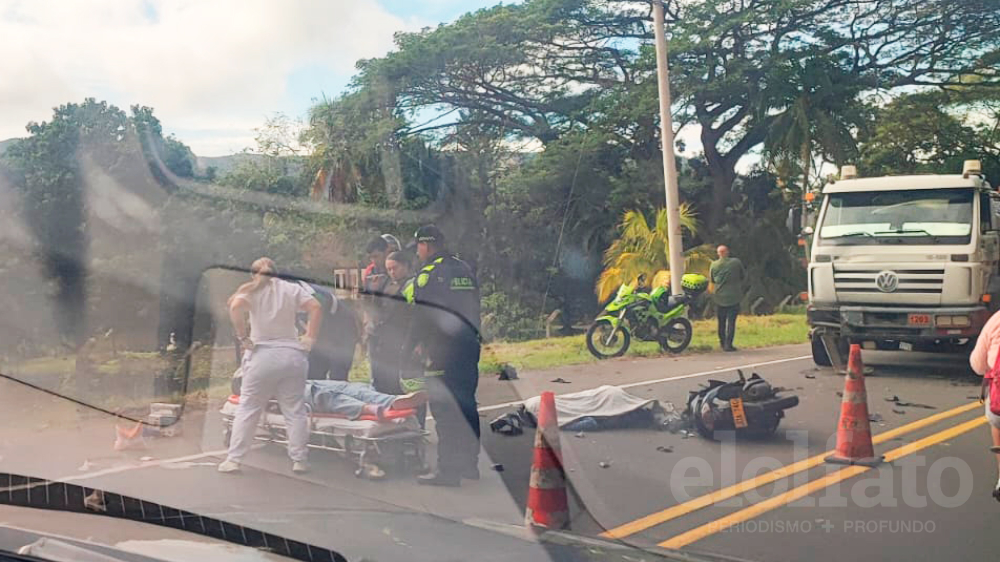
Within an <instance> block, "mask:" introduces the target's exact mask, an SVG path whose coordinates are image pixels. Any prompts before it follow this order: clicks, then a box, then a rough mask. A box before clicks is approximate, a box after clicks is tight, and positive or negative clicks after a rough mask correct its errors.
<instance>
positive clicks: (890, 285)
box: [875, 271, 899, 293]
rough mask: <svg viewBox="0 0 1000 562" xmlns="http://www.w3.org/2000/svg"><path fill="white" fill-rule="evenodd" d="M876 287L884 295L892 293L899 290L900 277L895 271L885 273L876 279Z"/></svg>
mask: <svg viewBox="0 0 1000 562" xmlns="http://www.w3.org/2000/svg"><path fill="white" fill-rule="evenodd" d="M875 285H876V286H877V287H878V290H879V291H882V292H883V293H892V292H895V291H896V289H898V288H899V276H897V275H896V272H895V271H883V272H882V273H879V274H878V277H876V278H875Z"/></svg>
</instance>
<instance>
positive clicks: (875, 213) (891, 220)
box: [819, 189, 988, 244]
mask: <svg viewBox="0 0 1000 562" xmlns="http://www.w3.org/2000/svg"><path fill="white" fill-rule="evenodd" d="M973 196H974V192H973V191H972V190H971V189H935V190H899V191H865V192H859V193H834V194H831V195H830V196H828V197H827V207H826V214H825V215H824V219H823V224H822V225H821V226H820V229H819V235H820V238H822V239H823V241H824V242H825V243H831V244H928V243H931V244H968V243H969V240H970V239H971V238H970V236H971V234H972V226H973V219H972V201H973ZM987 212H988V211H987Z"/></svg>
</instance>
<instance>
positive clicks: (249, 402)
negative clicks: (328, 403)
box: [219, 258, 322, 473]
mask: <svg viewBox="0 0 1000 562" xmlns="http://www.w3.org/2000/svg"><path fill="white" fill-rule="evenodd" d="M276 272H277V268H276V267H275V265H274V262H273V261H272V260H270V259H269V258H260V259H258V260H257V261H255V262H253V265H251V266H250V273H251V275H252V276H253V278H252V280H251V281H249V282H248V283H244V284H243V285H241V286H240V288H239V289H237V290H236V292H235V293H233V296H231V297H229V319H230V320H231V321H232V323H233V328H234V329H235V330H236V336H237V337H238V338H239V340H240V344H241V345H242V347H243V349H246V350H248V351H247V352H246V353H245V354H244V356H243V364H242V369H243V384H242V386H241V388H240V405H239V409H238V410H237V411H236V416H235V419H234V420H233V433H232V440H231V441H230V443H229V454H228V455H227V457H226V460H225V461H223V462H222V463H221V464H220V465H219V472H225V473H229V472H237V471H238V470H239V469H240V463H241V462H242V461H243V457H244V456H246V454H247V452H248V451H249V450H250V445H251V444H252V442H253V438H254V433H255V432H256V431H257V423H258V421H259V420H260V414H261V412H263V410H264V408H265V407H266V406H267V402H268V400H270V399H271V398H272V397H276V398H277V400H278V405H279V406H280V407H281V414H282V415H283V416H284V417H285V425H286V426H287V428H288V429H287V431H288V456H289V457H291V459H292V471H294V472H296V473H302V472H306V471H308V470H309V466H308V464H307V463H306V456H307V448H306V444H307V443H308V441H309V422H308V418H307V415H306V408H305V385H306V372H307V371H308V367H309V363H308V360H307V356H308V353H309V350H310V349H311V348H312V345H313V343H314V342H315V341H316V334H317V333H319V328H320V322H321V321H322V309H321V306H320V303H319V301H318V300H316V299H315V298H313V296H312V294H310V293H309V292H308V291H306V290H305V289H304V288H303V287H302V286H300V285H299V284H297V283H290V282H288V281H284V280H282V279H278V278H277V277H275V275H276ZM300 311H302V312H308V313H309V323H308V324H307V327H306V335H305V336H303V337H302V338H299V335H298V330H297V329H296V326H295V318H296V315H297V314H298V313H299V312H300ZM247 316H249V317H250V329H251V330H250V331H248V330H247Z"/></svg>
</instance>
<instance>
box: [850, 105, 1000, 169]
mask: <svg viewBox="0 0 1000 562" xmlns="http://www.w3.org/2000/svg"><path fill="white" fill-rule="evenodd" d="M970 101H971V100H969V98H967V97H966V96H964V95H958V94H954V93H950V92H946V91H945V92H940V91H939V92H925V93H917V94H912V95H907V96H902V97H900V98H897V99H895V100H893V101H892V102H890V103H889V104H887V105H886V106H884V107H882V108H878V109H877V110H876V113H875V119H874V121H873V124H872V125H871V126H870V127H868V128H867V129H866V130H865V131H863V133H862V138H861V160H860V166H861V171H862V172H863V173H864V174H865V175H876V176H877V175H886V174H906V173H938V174H941V173H958V172H959V171H960V170H961V169H962V163H963V161H964V160H982V161H983V165H984V168H985V172H986V174H987V177H988V178H989V179H990V180H991V183H993V184H994V185H996V183H997V181H1000V143H998V139H997V136H996V131H997V126H996V123H997V122H998V121H996V120H995V116H994V117H993V118H992V119H991V118H989V117H988V114H985V113H982V112H978V111H970V106H969V105H968V103H969V102H970Z"/></svg>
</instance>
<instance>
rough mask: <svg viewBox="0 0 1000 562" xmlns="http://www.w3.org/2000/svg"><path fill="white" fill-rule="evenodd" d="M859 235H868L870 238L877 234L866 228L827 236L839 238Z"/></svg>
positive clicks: (828, 237)
mask: <svg viewBox="0 0 1000 562" xmlns="http://www.w3.org/2000/svg"><path fill="white" fill-rule="evenodd" d="M857 236H867V237H868V238H875V235H874V234H872V233H871V232H866V231H864V230H859V231H857V232H848V233H847V234H840V235H838V236H827V237H826V238H827V239H837V238H855V237H857Z"/></svg>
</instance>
